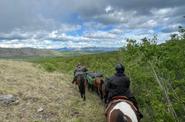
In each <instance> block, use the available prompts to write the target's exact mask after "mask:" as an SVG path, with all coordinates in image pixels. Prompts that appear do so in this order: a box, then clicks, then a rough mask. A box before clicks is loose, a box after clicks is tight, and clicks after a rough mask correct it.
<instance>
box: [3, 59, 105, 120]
mask: <svg viewBox="0 0 185 122" xmlns="http://www.w3.org/2000/svg"><path fill="white" fill-rule="evenodd" d="M38 67H39V66H38V65H35V64H32V63H28V62H21V61H10V60H0V94H12V95H15V96H16V97H17V98H18V100H19V103H18V104H17V105H8V106H4V105H0V121H3V122H9V121H11V122H21V121H22V122H30V121H31V122H32V121H39V122H40V121H41V122H42V121H44V122H45V121H48V122H52V121H53V122H57V121H59V122H60V121H61V122H103V121H104V116H103V109H104V108H103V105H102V103H101V101H100V100H99V98H98V97H97V96H96V95H94V94H92V93H87V101H86V102H83V101H82V99H80V97H79V93H78V91H77V88H75V87H74V86H73V85H72V84H71V77H70V76H69V75H67V74H62V73H58V72H54V73H48V72H46V71H44V70H42V69H40V68H38Z"/></svg>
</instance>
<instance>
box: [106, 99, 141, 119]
mask: <svg viewBox="0 0 185 122" xmlns="http://www.w3.org/2000/svg"><path fill="white" fill-rule="evenodd" d="M136 111H137V109H136V107H135V106H134V105H133V103H132V102H131V101H129V100H128V99H127V98H126V97H125V96H116V97H114V98H113V99H112V100H111V101H110V102H109V103H108V105H107V107H106V110H105V115H106V119H107V122H139V120H140V119H139V117H138V116H137V112H136Z"/></svg>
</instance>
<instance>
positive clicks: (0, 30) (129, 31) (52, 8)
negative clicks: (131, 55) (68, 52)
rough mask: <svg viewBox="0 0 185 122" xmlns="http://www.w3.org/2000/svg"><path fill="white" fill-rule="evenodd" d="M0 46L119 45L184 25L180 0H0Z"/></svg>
mask: <svg viewBox="0 0 185 122" xmlns="http://www.w3.org/2000/svg"><path fill="white" fill-rule="evenodd" d="M0 8H1V10H0V47H5V48H21V47H32V48H47V49H53V48H83V47H118V48H119V47H122V46H124V45H125V44H126V39H127V38H129V39H136V40H140V39H142V38H144V37H148V38H152V37H153V36H154V35H157V38H158V40H157V43H163V42H165V40H167V39H168V38H169V35H170V34H172V33H177V31H178V26H185V17H184V16H185V13H184V12H185V0H0Z"/></svg>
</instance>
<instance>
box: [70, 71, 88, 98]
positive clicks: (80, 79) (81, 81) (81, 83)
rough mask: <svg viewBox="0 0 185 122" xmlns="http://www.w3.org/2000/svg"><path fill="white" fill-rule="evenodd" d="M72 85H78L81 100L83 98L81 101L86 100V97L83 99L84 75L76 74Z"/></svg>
mask: <svg viewBox="0 0 185 122" xmlns="http://www.w3.org/2000/svg"><path fill="white" fill-rule="evenodd" d="M73 83H75V84H76V85H78V88H79V92H80V95H81V98H83V100H84V101H85V100H86V97H85V88H86V79H85V76H84V74H78V75H77V76H76V78H75V80H74V81H73Z"/></svg>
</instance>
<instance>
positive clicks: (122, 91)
mask: <svg viewBox="0 0 185 122" xmlns="http://www.w3.org/2000/svg"><path fill="white" fill-rule="evenodd" d="M115 69H116V73H115V75H114V76H112V77H110V78H108V81H107V85H106V90H107V100H108V102H110V101H111V100H112V98H113V97H115V96H126V97H127V98H128V100H130V101H132V102H133V104H134V105H135V106H136V108H137V109H138V112H139V108H138V105H137V101H136V99H135V97H134V96H133V94H132V93H131V90H130V80H129V78H128V77H127V76H126V75H125V74H124V71H125V68H124V66H123V65H122V64H117V65H116V67H115ZM139 116H140V117H143V115H142V114H141V113H140V112H139Z"/></svg>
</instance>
